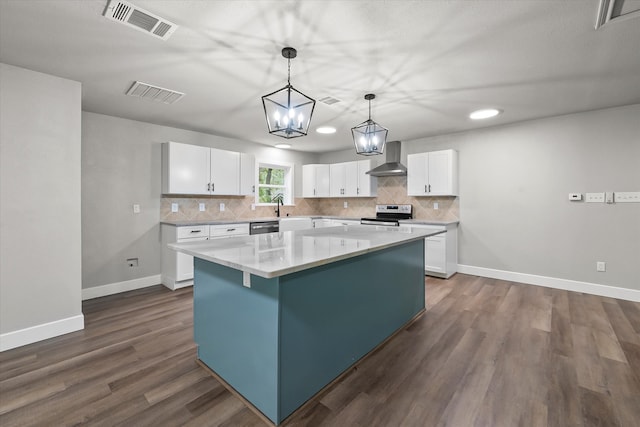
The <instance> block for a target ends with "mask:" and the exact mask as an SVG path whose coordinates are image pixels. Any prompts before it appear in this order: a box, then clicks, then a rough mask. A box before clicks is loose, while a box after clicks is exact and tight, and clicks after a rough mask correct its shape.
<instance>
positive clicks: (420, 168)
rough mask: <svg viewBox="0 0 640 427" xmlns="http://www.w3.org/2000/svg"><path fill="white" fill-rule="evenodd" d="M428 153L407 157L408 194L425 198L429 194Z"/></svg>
mask: <svg viewBox="0 0 640 427" xmlns="http://www.w3.org/2000/svg"><path fill="white" fill-rule="evenodd" d="M427 158H428V153H419V154H409V155H408V156H407V194H408V195H409V196H425V195H427V193H428V184H429V183H428V171H427V167H428V162H427Z"/></svg>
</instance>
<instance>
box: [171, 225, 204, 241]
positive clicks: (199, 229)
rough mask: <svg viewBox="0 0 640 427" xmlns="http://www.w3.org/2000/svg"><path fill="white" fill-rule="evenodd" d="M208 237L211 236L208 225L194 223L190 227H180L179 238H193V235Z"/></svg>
mask: <svg viewBox="0 0 640 427" xmlns="http://www.w3.org/2000/svg"><path fill="white" fill-rule="evenodd" d="M201 236H202V237H207V236H209V226H208V225H192V226H188V227H178V235H177V238H178V240H180V239H191V238H193V237H201Z"/></svg>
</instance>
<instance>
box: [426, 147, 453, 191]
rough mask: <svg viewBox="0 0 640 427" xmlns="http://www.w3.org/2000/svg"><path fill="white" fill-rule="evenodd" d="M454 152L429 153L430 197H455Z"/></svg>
mask: <svg viewBox="0 0 640 427" xmlns="http://www.w3.org/2000/svg"><path fill="white" fill-rule="evenodd" d="M452 154H453V153H452V150H444V151H432V152H431V153H429V159H428V166H427V170H428V173H429V180H428V181H429V182H428V187H427V188H428V189H429V195H433V196H436V195H453V194H455V193H454V191H453V188H452V185H453V180H452V174H453V170H452Z"/></svg>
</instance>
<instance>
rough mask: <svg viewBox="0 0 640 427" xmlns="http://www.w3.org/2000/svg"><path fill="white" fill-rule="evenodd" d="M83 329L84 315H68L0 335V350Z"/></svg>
mask: <svg viewBox="0 0 640 427" xmlns="http://www.w3.org/2000/svg"><path fill="white" fill-rule="evenodd" d="M82 329H84V315H82V314H79V315H77V316H73V317H68V318H66V319H60V320H56V321H53V322H49V323H43V324H42V325H36V326H31V327H29V328H24V329H20V330H18V331H13V332H7V333H6V334H2V335H0V351H5V350H11V349H12V348H16V347H22V346H23V345H27V344H32V343H34V342H38V341H42V340H46V339H49V338H53V337H57V336H60V335H64V334H68V333H69V332H75V331H79V330H82Z"/></svg>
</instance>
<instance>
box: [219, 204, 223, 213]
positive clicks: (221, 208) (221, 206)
mask: <svg viewBox="0 0 640 427" xmlns="http://www.w3.org/2000/svg"><path fill="white" fill-rule="evenodd" d="M220 212H224V203H220Z"/></svg>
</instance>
